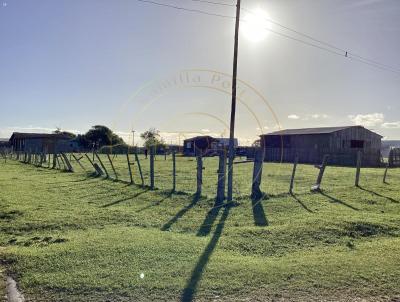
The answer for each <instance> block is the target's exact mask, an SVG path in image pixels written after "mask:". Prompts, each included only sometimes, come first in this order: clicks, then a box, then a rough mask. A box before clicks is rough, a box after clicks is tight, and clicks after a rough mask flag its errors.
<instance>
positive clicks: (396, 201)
mask: <svg viewBox="0 0 400 302" xmlns="http://www.w3.org/2000/svg"><path fill="white" fill-rule="evenodd" d="M358 188H359V189H360V190H363V191H365V192H368V193H371V194H373V195H375V196H378V197H381V198H385V199H387V200H390V201H391V202H393V203H399V201H398V200H396V199H393V198H391V197H388V196H385V195H382V194H379V193H376V192H374V191H371V190H368V189H365V188H363V187H358Z"/></svg>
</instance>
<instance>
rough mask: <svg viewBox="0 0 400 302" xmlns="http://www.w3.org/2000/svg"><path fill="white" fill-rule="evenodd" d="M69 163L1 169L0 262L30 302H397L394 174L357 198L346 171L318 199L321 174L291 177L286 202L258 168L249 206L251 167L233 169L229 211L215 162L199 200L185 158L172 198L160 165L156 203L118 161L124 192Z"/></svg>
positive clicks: (331, 177)
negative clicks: (218, 197) (217, 200)
mask: <svg viewBox="0 0 400 302" xmlns="http://www.w3.org/2000/svg"><path fill="white" fill-rule="evenodd" d="M102 159H103V160H104V161H105V162H106V157H105V156H102ZM141 163H142V168H143V171H144V176H145V183H146V184H148V169H149V167H148V161H146V160H144V158H141ZM73 165H74V168H75V170H76V172H75V173H64V172H60V171H58V170H51V169H47V168H38V167H34V166H32V165H27V164H22V163H19V162H16V161H10V160H8V161H7V163H4V161H3V160H2V161H1V162H0V192H1V194H0V228H1V232H0V246H1V248H0V258H1V260H2V263H4V264H5V266H6V267H7V272H8V273H9V274H10V275H12V276H13V277H14V278H15V279H16V280H17V282H18V285H19V287H20V288H21V290H22V292H23V293H24V295H25V297H26V298H27V300H28V301H153V300H156V301H160V300H161V301H194V300H195V301H209V300H214V301H362V299H365V300H366V301H392V302H394V301H399V299H400V287H399V280H400V256H399V255H400V237H399V235H400V219H399V218H400V203H399V201H400V189H399V185H400V169H392V170H389V173H388V184H383V183H382V176H383V170H382V169H362V174H361V181H360V183H361V188H356V187H354V177H355V169H354V168H339V167H328V168H327V170H326V174H325V177H324V180H323V191H322V192H321V193H310V187H311V185H312V184H313V183H314V182H315V179H316V177H317V172H318V171H317V170H316V169H315V168H314V167H313V166H308V165H300V166H299V168H298V171H297V175H296V182H295V195H294V196H290V195H289V194H287V191H288V187H289V180H290V175H291V165H288V164H274V163H267V164H265V165H264V171H263V180H262V189H263V191H265V192H266V193H267V197H266V198H265V199H263V200H262V201H260V202H258V203H257V202H253V201H252V200H251V199H250V198H249V197H248V195H249V193H250V187H251V174H252V164H251V163H246V164H238V165H235V168H236V174H235V199H236V200H237V201H238V205H237V206H235V207H222V206H216V207H215V206H214V197H215V193H216V182H217V175H216V171H217V159H216V158H207V159H205V162H204V166H205V170H204V189H203V191H204V194H203V195H204V196H202V197H201V198H196V197H195V196H194V195H193V193H194V191H195V188H196V186H195V174H196V173H195V166H196V162H195V161H194V160H193V159H192V158H181V157H179V158H178V161H177V169H178V170H177V171H178V176H177V190H178V192H177V193H175V194H171V192H170V189H171V186H172V176H171V167H172V163H171V161H170V159H168V160H166V161H165V160H164V159H163V157H159V158H157V161H156V171H157V174H156V179H155V182H156V186H157V187H158V188H159V189H157V190H155V191H150V190H149V189H148V187H144V188H142V187H140V186H137V185H133V186H132V185H129V184H128V183H127V182H126V181H128V180H129V175H128V172H127V171H128V170H127V165H126V157H124V156H121V155H119V156H118V157H117V158H116V159H115V165H116V169H117V173H118V178H119V179H120V180H122V181H113V180H105V179H104V178H93V177H90V176H88V174H87V173H85V172H84V171H83V170H80V167H79V166H78V165H77V164H76V163H74V162H73ZM84 165H85V167H86V169H87V170H88V171H87V172H89V170H90V164H89V163H88V162H87V161H85V162H84ZM109 170H110V171H109V172H110V175H111V176H113V174H112V172H111V169H109ZM90 171H91V170H90ZM134 179H135V182H136V183H140V177H138V174H137V166H134ZM0 292H1V291H0Z"/></svg>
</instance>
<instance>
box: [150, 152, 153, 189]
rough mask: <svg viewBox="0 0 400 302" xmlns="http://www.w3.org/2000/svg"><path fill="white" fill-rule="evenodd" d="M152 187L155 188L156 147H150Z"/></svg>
mask: <svg viewBox="0 0 400 302" xmlns="http://www.w3.org/2000/svg"><path fill="white" fill-rule="evenodd" d="M150 189H151V190H154V147H150Z"/></svg>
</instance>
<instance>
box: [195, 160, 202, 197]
mask: <svg viewBox="0 0 400 302" xmlns="http://www.w3.org/2000/svg"><path fill="white" fill-rule="evenodd" d="M196 161H197V177H196V178H197V190H196V195H197V196H200V195H201V186H202V184H203V157H202V156H201V154H199V155H197V156H196Z"/></svg>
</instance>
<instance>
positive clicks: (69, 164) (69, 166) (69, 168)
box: [61, 152, 74, 172]
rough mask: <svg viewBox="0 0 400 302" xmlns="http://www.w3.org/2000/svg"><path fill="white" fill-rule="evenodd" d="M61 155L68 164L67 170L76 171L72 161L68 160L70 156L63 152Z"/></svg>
mask: <svg viewBox="0 0 400 302" xmlns="http://www.w3.org/2000/svg"><path fill="white" fill-rule="evenodd" d="M61 156H62V158H63V159H64V163H65V165H66V166H67V171H68V172H74V168H73V167H72V165H71V163H70V161H69V160H68V157H67V156H66V155H65V153H62V152H61Z"/></svg>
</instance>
